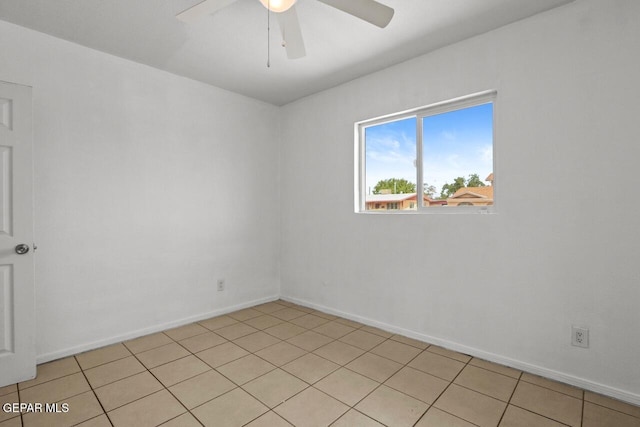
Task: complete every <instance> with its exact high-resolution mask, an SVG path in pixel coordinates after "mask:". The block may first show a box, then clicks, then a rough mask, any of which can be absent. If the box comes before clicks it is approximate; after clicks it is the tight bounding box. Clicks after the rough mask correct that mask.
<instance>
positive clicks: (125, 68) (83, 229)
mask: <svg viewBox="0 0 640 427" xmlns="http://www.w3.org/2000/svg"><path fill="white" fill-rule="evenodd" d="M0 40H2V49H0V80H4V81H9V82H15V83H21V84H25V85H30V86H33V96H34V99H33V106H34V123H35V129H34V152H35V158H34V169H35V214H36V216H35V235H36V243H37V244H38V247H39V248H38V252H37V254H36V281H37V282H36V293H37V297H36V310H37V354H38V360H39V361H44V360H49V359H52V358H56V357H60V356H62V355H66V354H70V353H74V352H76V351H79V350H84V349H87V348H91V347H96V346H99V345H103V344H105V343H108V342H113V341H117V340H120V339H123V338H126V337H131V336H132V335H139V334H142V333H144V332H150V331H153V330H157V329H162V328H163V327H166V326H168V325H175V324H177V323H180V322H185V321H186V320H187V319H193V318H197V317H202V316H204V315H206V314H207V313H209V314H211V313H213V312H219V311H224V310H229V309H230V308H231V307H235V306H237V305H243V304H244V305H246V304H247V303H250V302H251V301H257V300H264V299H268V298H275V297H276V296H277V295H278V293H279V271H278V244H279V243H278V242H279V231H278V226H279V210H278V198H279V194H278V185H277V179H278V153H277V149H278V142H277V141H278V126H277V121H278V109H277V108H276V107H273V106H270V105H267V104H264V103H261V102H258V101H255V100H252V99H249V98H245V97H242V96H239V95H236V94H233V93H230V92H226V91H223V90H220V89H217V88H213V87H211V86H208V85H204V84H201V83H197V82H194V81H191V80H188V79H184V78H181V77H177V76H174V75H171V74H168V73H165V72H161V71H158V70H155V69H152V68H149V67H146V66H143V65H139V64H136V63H133V62H130V61H126V60H123V59H119V58H116V57H113V56H110V55H107V54H104V53H101V52H97V51H94V50H91V49H87V48H84V47H81V46H78V45H75V44H72V43H68V42H65V41H62V40H59V39H55V38H53V37H49V36H46V35H43V34H41V33H37V32H34V31H31V30H27V29H24V28H21V27H18V26H15V25H11V24H7V23H5V22H1V21H0ZM220 277H223V278H225V279H226V285H227V290H226V291H225V292H221V293H218V292H216V290H215V287H216V279H217V278H220Z"/></svg>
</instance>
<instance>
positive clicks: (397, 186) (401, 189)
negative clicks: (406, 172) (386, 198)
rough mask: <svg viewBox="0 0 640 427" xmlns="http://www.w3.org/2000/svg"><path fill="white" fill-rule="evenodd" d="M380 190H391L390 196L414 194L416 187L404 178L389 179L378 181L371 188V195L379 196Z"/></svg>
mask: <svg viewBox="0 0 640 427" xmlns="http://www.w3.org/2000/svg"><path fill="white" fill-rule="evenodd" d="M382 190H391V193H392V194H408V193H415V192H416V185H415V184H414V183H413V182H409V181H407V180H406V179H404V178H400V179H399V178H389V179H383V180H381V181H378V183H377V184H376V186H375V187H373V194H380V192H381V191H382Z"/></svg>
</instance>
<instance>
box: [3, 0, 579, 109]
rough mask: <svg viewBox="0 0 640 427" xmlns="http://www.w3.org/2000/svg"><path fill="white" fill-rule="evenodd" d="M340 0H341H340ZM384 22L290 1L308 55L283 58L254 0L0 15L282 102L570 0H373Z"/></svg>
mask: <svg viewBox="0 0 640 427" xmlns="http://www.w3.org/2000/svg"><path fill="white" fill-rule="evenodd" d="M345 1H348V0H345ZM379 1H380V2H381V3H384V4H386V5H388V6H390V7H392V8H394V9H395V15H394V17H393V19H392V21H391V23H390V24H389V25H388V26H387V28H385V29H380V28H377V27H375V26H373V25H371V24H368V23H366V22H363V21H360V20H358V19H356V18H354V17H352V16H350V15H347V14H346V13H344V12H341V11H339V10H337V9H334V8H332V7H330V6H327V5H325V4H323V3H320V2H318V1H315V0H298V3H297V4H296V8H297V12H298V17H299V20H300V25H301V27H302V34H303V37H304V42H305V45H306V50H307V56H306V57H305V58H302V59H296V60H289V59H287V57H286V53H285V52H284V49H283V48H282V47H281V46H280V43H281V38H280V32H279V29H278V24H277V19H275V18H274V17H273V16H272V18H273V19H272V20H271V24H272V28H271V42H270V44H269V46H270V50H271V67H270V68H267V66H266V64H267V11H266V9H265V8H264V7H263V6H262V5H261V4H260V2H259V1H258V0H237V1H236V2H235V3H233V4H231V5H230V6H228V7H226V8H225V9H223V10H221V11H219V12H218V13H216V14H214V15H210V16H206V17H204V18H203V19H201V20H200V21H198V22H196V23H193V24H184V23H182V22H180V21H178V20H177V19H176V18H175V14H176V13H178V12H179V11H181V10H183V9H185V8H187V7H189V6H191V5H193V4H194V3H198V2H199V0H0V19H2V20H4V21H8V22H12V23H15V24H18V25H21V26H24V27H28V28H32V29H34V30H37V31H41V32H43V33H47V34H51V35H53V36H55V37H59V38H62V39H66V40H70V41H72V42H75V43H78V44H81V45H84V46H88V47H90V48H93V49H97V50H100V51H103V52H108V53H111V54H114V55H117V56H120V57H123V58H127V59H131V60H133V61H137V62H140V63H143V64H147V65H150V66H152V67H156V68H159V69H162V70H166V71H169V72H171V73H175V74H178V75H182V76H186V77H190V78H192V79H195V80H199V81H202V82H205V83H209V84H212V85H215V86H218V87H221V88H225V89H228V90H231V91H234V92H237V93H241V94H244V95H247V96H250V97H253V98H257V99H261V100H263V101H266V102H269V103H272V104H276V105H283V104H286V103H288V102H291V101H294V100H296V99H299V98H302V97H304V96H307V95H310V94H312V93H315V92H318V91H321V90H323V89H327V88H329V87H333V86H336V85H338V84H341V83H344V82H347V81H349V80H352V79H354V78H357V77H360V76H362V75H365V74H369V73H371V72H374V71H377V70H380V69H382V68H385V67H388V66H390V65H393V64H396V63H399V62H402V61H405V60H407V59H410V58H413V57H415V56H417V55H420V54H423V53H426V52H429V51H432V50H434V49H437V48H439V47H442V46H445V45H448V44H451V43H455V42H457V41H460V40H463V39H465V38H468V37H471V36H474V35H477V34H481V33H484V32H487V31H490V30H492V29H494V28H498V27H500V26H503V25H506V24H509V23H511V22H514V21H517V20H520V19H523V18H526V17H528V16H531V15H534V14H536V13H539V12H542V11H545V10H548V9H551V8H554V7H557V6H560V5H562V4H566V3H569V2H571V1H573V0H379Z"/></svg>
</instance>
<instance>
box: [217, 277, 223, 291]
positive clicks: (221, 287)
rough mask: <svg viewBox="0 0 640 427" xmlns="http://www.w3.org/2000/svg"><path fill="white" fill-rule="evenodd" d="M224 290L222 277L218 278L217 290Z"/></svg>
mask: <svg viewBox="0 0 640 427" xmlns="http://www.w3.org/2000/svg"><path fill="white" fill-rule="evenodd" d="M222 291H224V279H218V292H222Z"/></svg>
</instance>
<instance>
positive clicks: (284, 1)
mask: <svg viewBox="0 0 640 427" xmlns="http://www.w3.org/2000/svg"><path fill="white" fill-rule="evenodd" d="M260 3H262V5H263V6H264V7H266V8H267V9H269V10H270V11H271V12H276V13H280V12H284V11H286V10H289V9H290V8H291V6H293V5H294V4H295V3H296V0H260Z"/></svg>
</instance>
